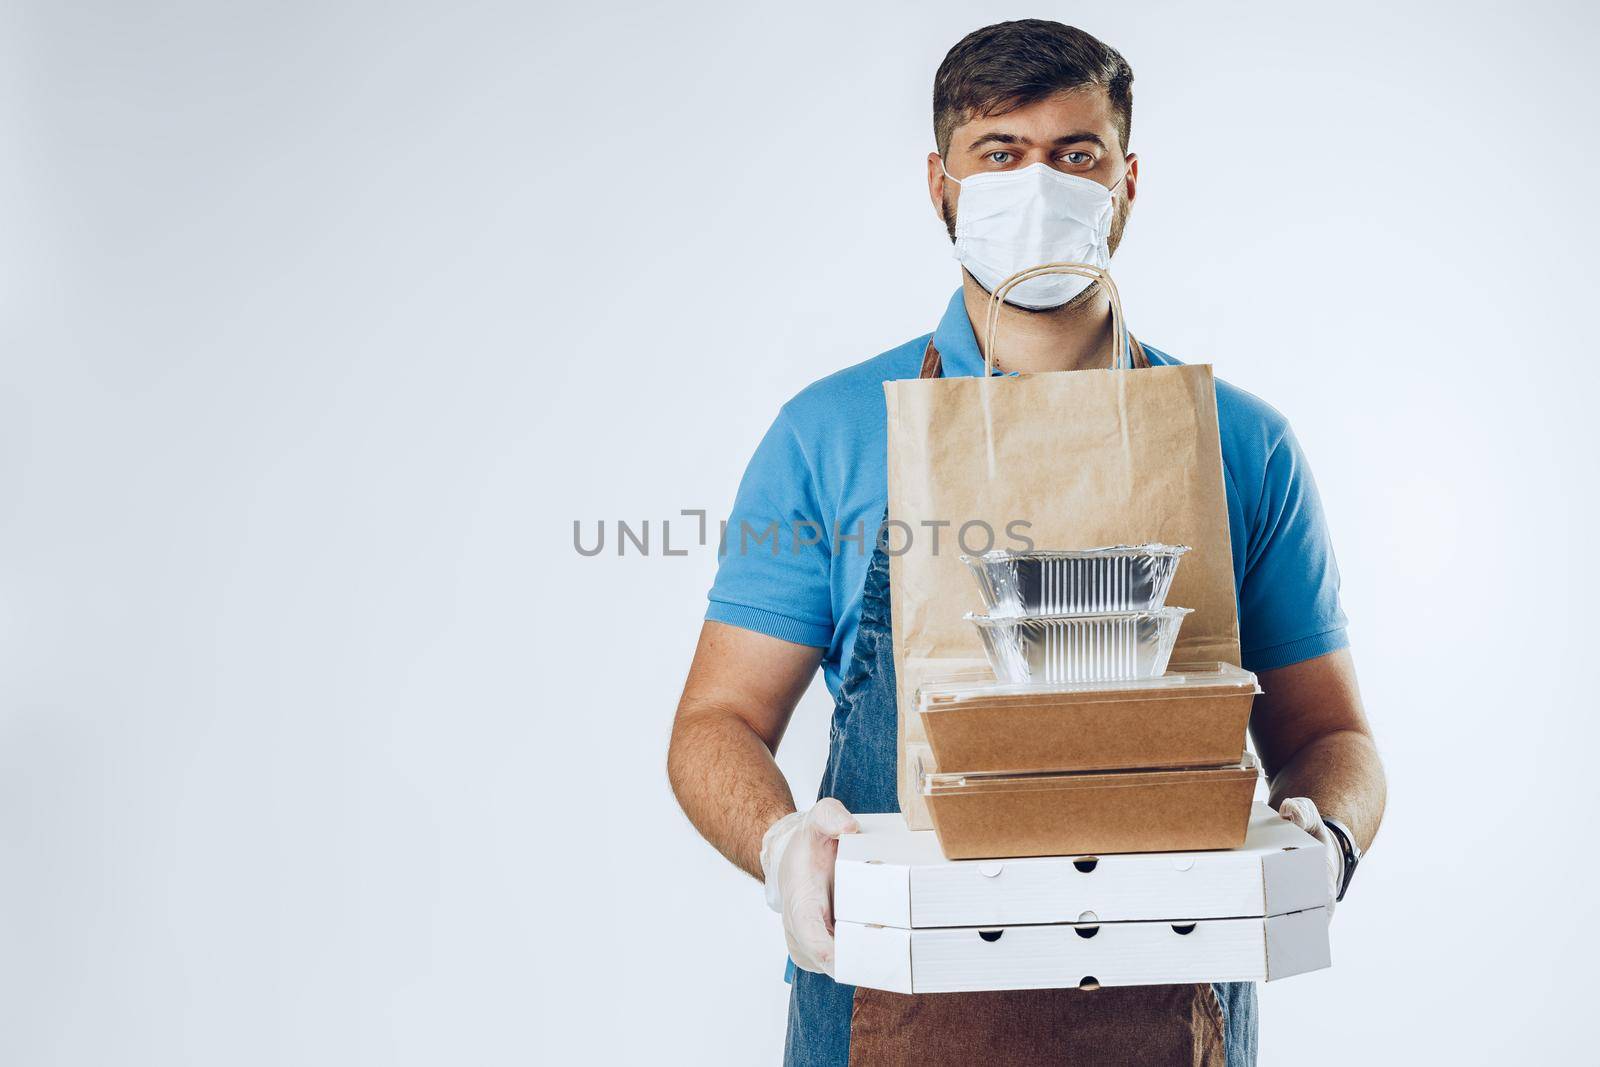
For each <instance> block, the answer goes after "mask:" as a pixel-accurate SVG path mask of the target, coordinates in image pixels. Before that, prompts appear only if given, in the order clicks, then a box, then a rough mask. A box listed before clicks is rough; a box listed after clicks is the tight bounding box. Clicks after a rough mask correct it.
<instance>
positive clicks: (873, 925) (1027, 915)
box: [834, 804, 1331, 993]
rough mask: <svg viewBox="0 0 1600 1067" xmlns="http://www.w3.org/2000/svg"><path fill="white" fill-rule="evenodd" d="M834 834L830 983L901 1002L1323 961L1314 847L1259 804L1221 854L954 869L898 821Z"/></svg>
mask: <svg viewBox="0 0 1600 1067" xmlns="http://www.w3.org/2000/svg"><path fill="white" fill-rule="evenodd" d="M860 822H861V832H860V833H856V834H847V835H845V836H843V837H841V838H840V839H839V853H838V859H837V863H836V866H835V874H834V879H835V886H834V914H835V919H836V921H835V931H836V936H837V941H836V946H837V953H836V975H835V976H836V978H837V980H838V981H840V982H844V983H847V984H850V985H862V986H868V987H870V988H875V989H887V990H892V991H896V992H902V993H935V992H956V991H972V990H982V989H1028V988H1064V987H1072V986H1078V987H1084V988H1093V987H1094V986H1099V985H1105V986H1112V985H1142V984H1167V983H1174V982H1220V981H1274V980H1276V979H1279V978H1285V977H1288V976H1290V975H1294V974H1300V973H1303V972H1305V971H1310V970H1316V969H1319V968H1322V967H1327V966H1329V964H1330V962H1331V961H1330V953H1329V948H1328V916H1327V907H1326V905H1327V900H1328V882H1327V868H1326V860H1325V856H1324V850H1323V846H1322V845H1321V843H1320V842H1318V841H1317V840H1316V839H1314V838H1312V837H1311V836H1310V835H1308V834H1306V833H1304V832H1303V831H1301V830H1300V829H1298V828H1297V827H1295V826H1294V825H1293V824H1291V823H1289V822H1288V821H1287V820H1285V819H1283V818H1282V817H1281V816H1279V815H1278V814H1277V813H1276V812H1274V811H1273V810H1272V809H1271V808H1269V807H1267V806H1266V805H1264V804H1257V805H1255V806H1254V808H1253V810H1252V813H1251V817H1250V824H1249V834H1248V836H1247V838H1246V840H1245V842H1244V844H1243V845H1242V846H1241V847H1240V848H1237V849H1233V850H1229V851H1214V852H1212V851H1206V852H1173V853H1138V854H1130V855H1112V856H1045V857H1030V858H1022V859H1004V860H951V859H946V858H945V857H944V856H943V855H941V853H940V850H939V846H938V844H937V843H936V842H935V841H934V839H933V837H934V835H933V834H932V833H931V832H929V831H926V830H908V829H907V828H906V825H905V822H904V820H903V819H902V818H901V817H900V816H898V815H865V816H861V817H860Z"/></svg>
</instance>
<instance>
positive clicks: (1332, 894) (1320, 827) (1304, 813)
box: [1278, 797, 1344, 920]
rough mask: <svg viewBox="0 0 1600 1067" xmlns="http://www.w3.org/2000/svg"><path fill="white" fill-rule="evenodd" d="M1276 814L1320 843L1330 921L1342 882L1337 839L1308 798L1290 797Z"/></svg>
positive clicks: (1341, 867)
mask: <svg viewBox="0 0 1600 1067" xmlns="http://www.w3.org/2000/svg"><path fill="white" fill-rule="evenodd" d="M1278 814H1279V815H1282V816H1283V817H1284V818H1285V819H1288V820H1289V821H1290V822H1292V823H1294V824H1295V825H1296V826H1298V827H1300V829H1302V830H1304V831H1305V832H1306V833H1308V834H1310V835H1311V836H1312V837H1314V838H1316V839H1317V840H1318V841H1321V842H1322V850H1323V852H1324V854H1325V855H1326V856H1327V859H1328V918H1329V919H1330V920H1331V919H1332V918H1333V906H1334V904H1335V903H1336V898H1337V897H1338V896H1339V886H1340V885H1341V884H1342V883H1343V882H1344V850H1343V849H1342V848H1340V847H1339V839H1338V838H1336V837H1334V836H1333V831H1332V830H1330V829H1328V826H1327V824H1326V823H1324V822H1323V821H1322V813H1321V812H1319V811H1317V805H1316V803H1315V802H1314V801H1313V800H1312V799H1311V798H1310V797H1290V798H1289V799H1288V800H1285V801H1284V802H1283V803H1282V804H1279V805H1278Z"/></svg>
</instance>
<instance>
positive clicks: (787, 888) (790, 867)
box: [761, 797, 861, 976]
mask: <svg viewBox="0 0 1600 1067" xmlns="http://www.w3.org/2000/svg"><path fill="white" fill-rule="evenodd" d="M859 829H861V827H860V825H859V824H858V823H857V822H856V818H855V816H854V815H851V814H850V813H849V812H848V811H846V810H845V806H844V805H843V804H841V803H839V802H838V801H837V800H835V799H834V798H833V797H823V798H822V799H821V800H819V801H817V803H816V805H815V806H814V807H812V808H811V809H810V810H809V811H795V812H790V813H789V814H788V815H785V816H784V817H783V818H781V819H779V820H778V821H777V822H775V823H773V824H772V826H771V827H769V828H768V829H767V832H766V833H765V834H763V835H762V837H761V874H762V877H763V878H764V879H765V881H766V887H767V906H768V907H770V908H771V909H772V910H773V911H775V912H778V913H779V914H781V915H782V916H783V937H784V940H785V941H787V942H788V943H789V958H790V959H792V960H794V965H795V966H796V967H801V968H804V969H805V970H808V971H817V972H819V973H821V974H826V975H830V976H831V975H832V974H833V860H834V857H835V856H836V855H838V853H839V835H840V834H852V833H855V832H856V831H857V830H859Z"/></svg>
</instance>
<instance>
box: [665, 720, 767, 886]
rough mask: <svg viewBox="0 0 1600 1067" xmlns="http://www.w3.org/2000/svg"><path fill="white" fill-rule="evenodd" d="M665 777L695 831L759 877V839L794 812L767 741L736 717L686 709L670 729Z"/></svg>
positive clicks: (737, 863)
mask: <svg viewBox="0 0 1600 1067" xmlns="http://www.w3.org/2000/svg"><path fill="white" fill-rule="evenodd" d="M667 777H668V779H669V780H670V781H671V782H672V791H673V793H674V794H676V795H677V798H678V803H679V804H680V805H682V806H683V810H684V814H686V815H688V816H689V821H690V822H692V823H694V826H695V829H697V830H699V831H700V833H701V835H702V836H704V837H705V839H706V840H707V841H709V842H711V844H712V845H713V846H714V847H715V848H716V850H717V851H718V852H720V853H722V854H723V855H724V856H726V857H727V858H728V859H729V860H731V861H732V862H733V863H734V864H736V865H737V866H739V867H741V868H743V869H744V870H745V871H748V872H749V873H750V874H751V875H752V876H754V877H755V878H757V879H759V878H760V877H761V837H762V835H763V834H764V833H766V831H767V828H768V827H769V826H771V825H772V824H773V823H774V822H776V821H777V820H778V819H781V818H782V817H783V816H785V815H787V814H788V813H789V812H791V811H793V810H795V807H794V797H793V795H792V794H791V793H790V792H789V783H788V782H787V781H786V780H785V779H784V777H783V772H782V771H780V770H779V769H778V765H777V763H776V762H775V761H774V760H773V758H772V752H771V750H770V749H768V748H767V744H766V742H765V741H763V740H762V739H761V736H760V735H759V734H757V733H756V732H755V731H754V730H753V729H751V728H750V726H749V725H748V724H747V723H746V722H745V721H744V720H743V719H741V718H739V717H738V716H737V715H734V714H732V713H731V712H728V711H726V710H724V709H720V708H717V707H697V708H686V709H684V710H683V711H681V712H680V713H679V716H678V721H677V723H676V725H675V726H674V727H673V731H672V744H671V746H670V747H669V748H668V750H667Z"/></svg>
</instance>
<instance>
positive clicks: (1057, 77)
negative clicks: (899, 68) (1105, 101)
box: [933, 19, 1133, 155]
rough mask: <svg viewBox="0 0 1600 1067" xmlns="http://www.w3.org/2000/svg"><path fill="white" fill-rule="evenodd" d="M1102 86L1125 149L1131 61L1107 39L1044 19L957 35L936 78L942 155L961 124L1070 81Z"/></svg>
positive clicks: (936, 128)
mask: <svg viewBox="0 0 1600 1067" xmlns="http://www.w3.org/2000/svg"><path fill="white" fill-rule="evenodd" d="M1085 86H1098V87H1100V88H1102V89H1104V90H1105V91H1106V95H1108V96H1109V97H1110V98H1111V110H1112V113H1113V114H1114V115H1115V116H1116V123H1117V132H1118V133H1120V134H1121V135H1122V150H1123V151H1124V152H1126V151H1127V150H1128V134H1129V132H1130V131H1131V129H1132V127H1133V68H1132V67H1130V66H1128V61H1127V60H1126V59H1123V58H1122V55H1121V54H1120V53H1119V52H1118V51H1117V50H1116V49H1115V48H1112V47H1111V46H1110V45H1108V44H1106V43H1105V42H1103V41H1101V40H1099V39H1098V38H1096V37H1093V36H1091V35H1089V34H1087V33H1084V32H1083V31H1082V30H1080V29H1078V28H1076V27H1074V26H1063V25H1062V24H1061V23H1059V22H1048V21H1046V20H1044V19H1021V20H1019V21H1016V22H998V23H996V24H995V25H993V26H985V27H984V28H983V29H981V30H973V31H972V32H971V33H969V34H967V35H966V36H965V37H963V38H961V40H960V41H958V42H957V43H956V46H955V47H954V48H952V49H950V51H949V53H948V54H947V55H946V56H945V57H944V62H943V63H940V64H939V73H938V74H936V75H934V78H933V136H934V140H935V141H936V142H937V144H938V146H939V154H940V155H944V154H945V152H946V151H948V150H949V148H950V134H951V132H952V131H953V130H955V128H956V127H957V126H960V125H962V124H963V123H966V122H970V121H971V120H972V119H974V118H976V117H978V116H980V115H1004V114H1005V113H1006V112H1008V111H1015V110H1016V109H1017V108H1019V107H1023V106H1024V105H1027V104H1031V103H1033V102H1034V101H1035V100H1042V99H1044V98H1045V97H1047V96H1052V95H1054V94H1055V93H1059V92H1061V91H1062V90H1065V89H1080V88H1083V87H1085Z"/></svg>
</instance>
